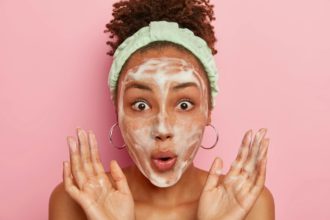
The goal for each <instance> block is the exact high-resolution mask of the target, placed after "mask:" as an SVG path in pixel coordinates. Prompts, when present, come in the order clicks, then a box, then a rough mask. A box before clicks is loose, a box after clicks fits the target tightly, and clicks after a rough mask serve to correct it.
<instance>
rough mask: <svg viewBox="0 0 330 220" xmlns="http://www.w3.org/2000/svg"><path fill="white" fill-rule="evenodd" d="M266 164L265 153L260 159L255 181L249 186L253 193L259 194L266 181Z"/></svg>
mask: <svg viewBox="0 0 330 220" xmlns="http://www.w3.org/2000/svg"><path fill="white" fill-rule="evenodd" d="M266 165H267V155H266V156H265V157H264V158H263V159H261V161H260V170H259V175H258V177H257V180H256V183H255V185H254V186H253V187H251V190H250V193H251V194H254V195H259V193H260V192H261V191H262V189H263V188H264V185H265V181H266Z"/></svg>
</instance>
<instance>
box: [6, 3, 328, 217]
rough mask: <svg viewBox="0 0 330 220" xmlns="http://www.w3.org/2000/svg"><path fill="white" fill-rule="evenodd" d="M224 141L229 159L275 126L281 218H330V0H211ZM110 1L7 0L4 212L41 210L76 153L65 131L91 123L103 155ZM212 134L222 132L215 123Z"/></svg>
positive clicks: (106, 151) (105, 157)
mask: <svg viewBox="0 0 330 220" xmlns="http://www.w3.org/2000/svg"><path fill="white" fill-rule="evenodd" d="M213 2H214V3H216V8H215V12H216V17H217V21H216V22H215V23H214V25H215V27H216V33H217V38H218V43H217V49H218V50H219V53H218V54H217V55H216V60H217V64H218V68H219V71H220V81H219V86H220V95H219V96H218V98H217V106H216V109H215V110H214V112H213V124H214V125H215V126H216V127H217V128H218V130H219V135H220V142H219V144H218V146H217V147H216V148H215V149H213V150H210V151H206V150H203V149H201V150H200V151H199V153H198V156H197V158H196V160H195V162H196V164H197V165H198V166H199V167H201V168H204V169H208V168H209V166H210V164H211V162H212V160H213V158H214V156H215V155H219V156H221V157H222V158H223V159H224V163H225V169H226V170H227V169H228V167H229V164H230V163H231V162H232V161H233V159H234V158H235V156H236V153H237V150H238V147H239V145H240V142H241V139H242V136H243V134H244V132H245V131H246V130H248V129H250V128H252V129H253V130H254V132H256V131H257V130H258V129H259V128H261V127H266V128H268V137H269V138H270V139H271V142H270V148H269V160H268V169H267V181H266V185H267V187H268V188H269V189H270V190H271V191H272V193H273V196H274V199H275V205H276V219H281V220H282V219H283V220H286V219H288V220H289V219H290V220H291V219H306V220H307V219H318V220H326V219H330V209H329V197H330V187H329V186H330V175H329V174H330V173H329V167H330V159H329V156H330V149H329V147H330V144H329V139H328V138H329V136H328V135H329V132H330V116H329V112H330V86H329V84H330V66H329V61H330V41H329V39H330V31H329V30H330V29H329V27H330V24H329V21H330V14H329V11H330V1H328V0H314V1H305V0H278V1H264V0H250V1H243V0H240V1H238V0H233V1H217V2H216V1H215V0H213ZM112 3H113V1H105V0H100V1H77V0H74V1H65V0H58V1H43V0H25V1H14V0H1V1H0V27H1V33H0V74H1V75H0V105H1V106H0V107H1V108H0V109H1V110H0V140H1V148H0V149H1V151H0V155H1V156H0V157H1V158H0V173H1V177H0V178H1V179H0V195H1V199H0V219H1V220H2V219H3V220H5V219H6V220H7V219H11V220H19V219H34V220H43V219H47V216H48V199H49V196H50V193H51V191H52V190H53V188H54V187H55V186H56V185H57V184H58V183H59V182H60V181H62V161H63V160H68V158H69V157H68V155H69V154H68V147H67V144H66V136H68V135H75V127H76V126H81V127H83V128H85V129H92V130H93V131H94V132H95V133H96V136H97V139H98V142H99V144H100V151H101V153H102V162H103V163H104V166H105V167H106V170H108V164H109V161H110V159H114V158H115V159H117V160H118V161H119V163H120V164H121V165H122V166H126V165H128V164H129V163H130V160H129V158H128V156H127V153H126V150H124V151H118V150H116V149H113V148H112V147H111V146H110V144H109V142H108V136H107V135H108V131H109V129H110V127H111V125H112V124H113V123H114V122H115V119H114V111H113V106H112V103H111V101H110V94H109V91H108V88H107V83H106V82H107V77H108V75H107V74H108V70H109V67H110V65H111V57H109V56H108V55H106V52H107V51H108V50H109V47H108V46H107V45H106V41H107V38H108V34H105V33H103V30H104V29H105V24H106V23H107V22H108V21H109V20H110V18H111V17H110V16H111V6H112ZM207 136H209V137H207V138H205V140H204V143H205V145H207V146H209V145H210V144H212V142H213V140H214V136H213V134H212V133H211V130H210V133H208V134H207Z"/></svg>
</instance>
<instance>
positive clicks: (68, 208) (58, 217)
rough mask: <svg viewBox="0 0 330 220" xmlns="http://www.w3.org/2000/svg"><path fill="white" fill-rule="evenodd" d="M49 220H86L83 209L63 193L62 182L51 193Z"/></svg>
mask: <svg viewBox="0 0 330 220" xmlns="http://www.w3.org/2000/svg"><path fill="white" fill-rule="evenodd" d="M48 219H49V220H62V219H70V220H78V219H79V220H84V219H87V218H86V216H85V213H84V211H83V209H82V208H81V207H80V205H79V204H78V203H76V202H75V201H74V200H73V199H72V198H71V197H70V195H69V194H68V193H67V192H66V191H65V188H64V184H63V182H61V183H59V184H58V185H57V186H56V187H55V188H54V189H53V191H52V193H51V195H50V198H49V207H48Z"/></svg>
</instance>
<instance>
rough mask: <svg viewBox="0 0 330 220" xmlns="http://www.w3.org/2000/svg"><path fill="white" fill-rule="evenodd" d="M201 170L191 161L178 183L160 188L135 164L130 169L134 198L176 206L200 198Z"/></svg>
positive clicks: (156, 203) (130, 181)
mask: <svg viewBox="0 0 330 220" xmlns="http://www.w3.org/2000/svg"><path fill="white" fill-rule="evenodd" d="M199 172H200V171H199V169H198V168H196V167H195V166H194V165H193V163H191V164H190V166H189V167H188V168H187V169H186V171H185V172H184V173H183V174H182V176H181V178H180V180H179V181H178V182H177V183H176V184H174V185H173V186H170V187H165V188H160V187H157V186H155V185H153V184H152V183H151V182H150V181H149V180H148V179H147V178H146V177H145V176H144V175H143V174H142V173H141V172H140V170H139V169H138V168H137V166H136V165H133V166H132V167H131V168H130V170H129V171H128V175H129V185H130V189H131V191H132V194H133V197H134V200H136V201H138V202H146V203H152V204H154V205H159V206H176V205H179V204H183V203H191V202H195V201H197V200H198V198H199V196H200V193H201V189H202V181H200V178H199Z"/></svg>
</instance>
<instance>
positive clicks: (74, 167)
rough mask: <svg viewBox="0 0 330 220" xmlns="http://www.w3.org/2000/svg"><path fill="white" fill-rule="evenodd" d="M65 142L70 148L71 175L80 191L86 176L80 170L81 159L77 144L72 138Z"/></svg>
mask: <svg viewBox="0 0 330 220" xmlns="http://www.w3.org/2000/svg"><path fill="white" fill-rule="evenodd" d="M67 141H68V144H69V146H70V167H71V173H72V174H73V177H74V179H75V182H76V183H77V185H78V187H79V189H82V187H83V185H84V183H85V182H86V176H85V174H84V171H83V169H82V168H81V158H80V154H79V150H78V147H77V142H76V141H75V140H74V138H72V137H68V138H67Z"/></svg>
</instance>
